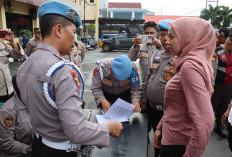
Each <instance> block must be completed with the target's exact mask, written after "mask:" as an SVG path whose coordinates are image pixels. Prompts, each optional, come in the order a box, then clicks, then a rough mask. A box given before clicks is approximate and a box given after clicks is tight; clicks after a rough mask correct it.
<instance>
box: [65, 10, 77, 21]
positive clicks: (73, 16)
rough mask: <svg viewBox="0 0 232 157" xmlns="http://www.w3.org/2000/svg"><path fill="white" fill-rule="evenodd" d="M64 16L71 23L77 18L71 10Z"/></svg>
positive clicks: (75, 13)
mask: <svg viewBox="0 0 232 157" xmlns="http://www.w3.org/2000/svg"><path fill="white" fill-rule="evenodd" d="M65 15H66V17H67V18H68V19H71V20H73V21H76V18H77V17H78V13H77V12H76V11H75V10H73V9H71V8H69V9H68V11H67V12H66V13H65Z"/></svg>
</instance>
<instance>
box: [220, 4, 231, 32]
mask: <svg viewBox="0 0 232 157" xmlns="http://www.w3.org/2000/svg"><path fill="white" fill-rule="evenodd" d="M221 16H222V17H221V18H222V19H223V20H222V27H229V26H230V23H231V22H232V9H230V8H229V7H226V6H222V10H221Z"/></svg>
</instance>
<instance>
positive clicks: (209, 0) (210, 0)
mask: <svg viewBox="0 0 232 157" xmlns="http://www.w3.org/2000/svg"><path fill="white" fill-rule="evenodd" d="M205 2H206V6H205V8H206V9H207V7H208V2H217V6H218V2H219V0H205Z"/></svg>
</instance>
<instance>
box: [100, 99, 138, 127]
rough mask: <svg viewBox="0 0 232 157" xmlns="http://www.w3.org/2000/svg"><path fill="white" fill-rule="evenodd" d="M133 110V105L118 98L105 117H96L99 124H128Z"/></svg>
mask: <svg viewBox="0 0 232 157" xmlns="http://www.w3.org/2000/svg"><path fill="white" fill-rule="evenodd" d="M133 108H134V105H133V104H130V103H128V102H126V101H124V100H122V99H120V98H118V99H117V101H115V103H114V104H113V105H112V106H111V107H110V108H109V110H108V111H107V112H106V113H105V114H104V115H96V118H97V121H98V123H105V122H109V121H118V122H127V121H129V118H130V116H131V115H132V114H133V113H134V112H133Z"/></svg>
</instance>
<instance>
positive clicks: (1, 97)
mask: <svg viewBox="0 0 232 157" xmlns="http://www.w3.org/2000/svg"><path fill="white" fill-rule="evenodd" d="M12 96H14V92H13V93H11V94H10V95H5V96H0V102H4V103H5V102H6V101H7V100H9V99H10V98H11V97H12Z"/></svg>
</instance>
